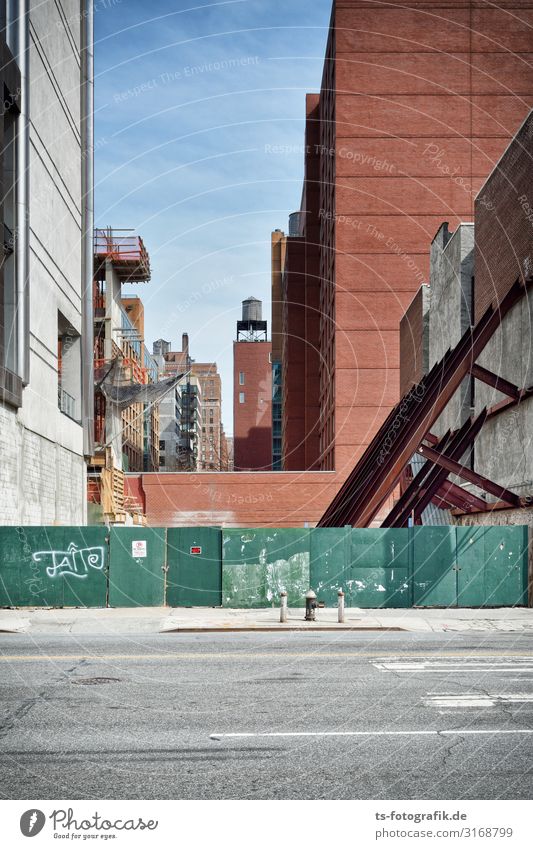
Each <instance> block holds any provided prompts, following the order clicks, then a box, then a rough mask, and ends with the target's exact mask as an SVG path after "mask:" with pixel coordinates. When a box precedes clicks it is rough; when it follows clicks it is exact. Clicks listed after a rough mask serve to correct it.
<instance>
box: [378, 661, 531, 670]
mask: <svg viewBox="0 0 533 849" xmlns="http://www.w3.org/2000/svg"><path fill="white" fill-rule="evenodd" d="M370 663H371V664H372V666H374V667H375V668H376V669H382V670H386V671H390V672H430V673H435V672H462V671H464V670H469V671H471V670H473V669H479V670H488V671H491V672H514V673H516V672H533V666H532V665H531V661H530V660H528V661H523V660H518V659H517V660H516V661H511V662H509V661H507V662H505V661H503V662H493V663H491V662H488V661H485V660H479V661H471V660H468V661H464V662H461V663H456V662H453V661H438V660H435V661H430V660H428V661H398V662H387V663H375V662H373V661H370ZM525 664H527V665H525Z"/></svg>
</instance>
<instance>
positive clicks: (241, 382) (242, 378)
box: [239, 371, 244, 386]
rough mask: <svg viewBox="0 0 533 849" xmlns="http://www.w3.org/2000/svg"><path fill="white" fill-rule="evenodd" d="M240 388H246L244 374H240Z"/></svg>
mask: <svg viewBox="0 0 533 849" xmlns="http://www.w3.org/2000/svg"><path fill="white" fill-rule="evenodd" d="M239 386H244V372H243V371H240V372H239Z"/></svg>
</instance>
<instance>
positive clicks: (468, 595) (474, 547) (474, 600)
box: [411, 525, 528, 607]
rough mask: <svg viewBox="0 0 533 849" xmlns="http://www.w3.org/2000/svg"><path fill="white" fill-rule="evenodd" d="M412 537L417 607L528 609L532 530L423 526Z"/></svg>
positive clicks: (414, 593)
mask: <svg viewBox="0 0 533 849" xmlns="http://www.w3.org/2000/svg"><path fill="white" fill-rule="evenodd" d="M411 533H412V534H413V562H414V568H413V604H414V605H415V606H416V607H499V606H507V605H513V606H514V605H525V604H527V588H528V528H527V527H526V526H522V525H505V526H490V527H482V526H479V525H478V526H475V527H450V526H444V527H440V526H436V527H428V526H423V527H417V528H413V529H412V530H411Z"/></svg>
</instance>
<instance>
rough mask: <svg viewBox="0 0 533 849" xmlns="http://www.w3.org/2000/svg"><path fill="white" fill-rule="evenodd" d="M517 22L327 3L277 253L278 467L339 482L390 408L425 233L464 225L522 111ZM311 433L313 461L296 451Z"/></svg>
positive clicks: (430, 8)
mask: <svg viewBox="0 0 533 849" xmlns="http://www.w3.org/2000/svg"><path fill="white" fill-rule="evenodd" d="M515 6H516V8H515ZM528 15H529V12H528V11H527V10H525V9H524V4H523V3H521V2H518V0H517V2H516V3H514V2H512V0H511V2H509V3H506V4H505V8H502V7H500V6H491V5H489V4H485V3H479V2H477V0H457V2H454V3H453V5H451V6H445V5H442V6H441V7H439V8H438V10H437V9H436V8H435V3H434V2H423V0H421V2H417V3H416V4H411V3H405V4H396V3H394V2H393V3H391V2H383V3H381V2H379V0H376V2H373V3H361V2H359V0H338V2H334V4H333V11H332V19H331V28H330V33H329V38H328V44H327V50H326V58H325V63H324V72H323V78H322V86H321V90H320V94H319V95H312V96H308V98H307V122H306V128H307V129H306V131H307V139H308V140H309V139H313V138H314V139H315V142H313V141H312V142H311V144H309V143H307V144H306V147H305V150H306V156H305V174H306V176H305V180H304V192H303V195H302V207H301V214H302V216H301V219H302V218H303V220H301V219H300V220H299V221H298V234H299V235H295V236H289V237H288V238H287V245H286V261H285V274H284V278H285V282H284V292H283V296H282V300H284V303H283V305H282V311H283V309H285V312H286V324H285V329H284V342H283V344H284V345H285V346H286V350H287V357H286V358H285V359H284V364H283V369H282V370H283V375H282V379H283V395H284V410H283V420H284V432H285V436H284V443H283V445H284V448H283V450H284V458H283V462H284V468H296V467H300V468H306V469H311V468H316V466H314V465H313V458H314V457H315V456H316V457H317V458H318V462H319V465H320V468H322V469H324V470H328V469H335V470H336V472H337V474H338V475H339V478H340V479H343V478H345V477H346V476H347V474H348V473H349V472H350V470H351V469H352V468H353V466H354V464H355V462H356V461H357V459H358V458H359V457H360V456H361V454H362V453H363V451H364V449H365V447H366V446H367V445H368V444H369V442H370V441H371V439H372V437H373V435H374V434H375V433H376V431H377V429H378V428H379V426H380V425H381V424H382V422H383V421H384V419H385V417H386V416H387V415H388V413H389V411H390V410H391V408H392V407H393V405H394V404H395V403H396V402H397V400H398V398H399V324H400V319H401V317H402V315H403V313H404V311H405V309H406V308H407V306H408V305H409V303H410V302H411V300H412V298H413V296H414V294H415V292H416V291H417V290H418V289H419V287H420V285H421V284H422V283H424V282H427V280H428V276H429V245H430V243H431V240H432V238H433V235H434V233H435V232H436V230H437V229H438V227H439V225H440V223H441V222H442V220H446V221H448V222H449V225H450V229H451V230H455V229H456V228H457V227H458V226H459V224H461V222H465V221H471V220H472V218H473V207H474V197H475V195H476V193H477V191H478V189H479V188H480V186H481V184H482V183H483V181H484V179H485V178H486V177H487V175H488V173H489V172H490V170H491V168H492V167H493V166H494V164H495V163H496V161H497V160H498V158H499V157H500V155H501V154H502V152H503V151H504V149H505V147H506V145H507V144H508V142H509V140H510V138H511V137H512V135H513V133H514V132H515V131H516V130H517V128H518V126H519V125H520V123H521V121H522V120H523V118H524V117H525V115H526V113H527V111H528V107H529V106H530V105H531V104H532V103H533V78H532V75H531V73H530V69H529V66H528V64H527V61H526V57H525V55H524V54H525V53H527V51H528V50H530V48H531V44H530V38H529V37H530V18H529V17H528ZM308 224H309V226H310V227H311V228H312V230H311V231H310V232H309V235H307V231H306V228H307V226H308ZM293 232H296V229H294V230H293ZM317 233H318V238H316V239H315V234H317ZM315 244H316V245H317V250H314V249H313V245H315ZM317 295H318V304H317V301H316V297H317ZM317 310H318V316H317ZM313 316H317V317H318V322H317V323H315V321H314V320H313ZM302 335H303V341H301V337H302ZM314 349H316V350H317V353H318V363H319V365H318V371H319V377H318V380H316V370H315V367H311V368H310V369H307V368H306V366H305V352H306V351H308V352H311V351H313V350H314ZM313 372H314V377H315V381H316V386H317V387H318V391H319V408H320V415H319V417H318V419H317V417H316V416H315V415H314V414H313V412H312V411H313V410H314V409H316V408H315V406H314V405H315V401H316V396H313V387H312V385H310V384H309V383H308V377H309V378H310V379H311V378H312V376H313ZM304 387H305V389H304ZM306 392H307V393H308V395H307V396H306ZM291 397H292V401H293V402H294V403H292V402H291ZM307 398H309V402H308V401H307ZM304 408H305V410H306V412H305V413H304ZM307 414H308V420H307V421H306V420H305V416H306V415H307ZM314 422H316V423H317V428H316V429H317V431H318V436H319V442H318V450H317V451H316V452H315V451H314V450H313V448H310V450H309V451H305V450H303V448H302V445H303V444H304V441H305V440H306V439H307V438H308V437H309V435H310V434H311V433H313V423H314ZM295 458H296V460H295ZM294 462H297V466H295V465H292V466H291V465H290V464H291V463H294Z"/></svg>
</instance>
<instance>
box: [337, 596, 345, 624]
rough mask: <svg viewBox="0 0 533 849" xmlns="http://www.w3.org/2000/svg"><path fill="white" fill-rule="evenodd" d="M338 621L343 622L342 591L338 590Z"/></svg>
mask: <svg viewBox="0 0 533 849" xmlns="http://www.w3.org/2000/svg"><path fill="white" fill-rule="evenodd" d="M338 595H339V622H344V593H343V591H342V590H339V593H338Z"/></svg>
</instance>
